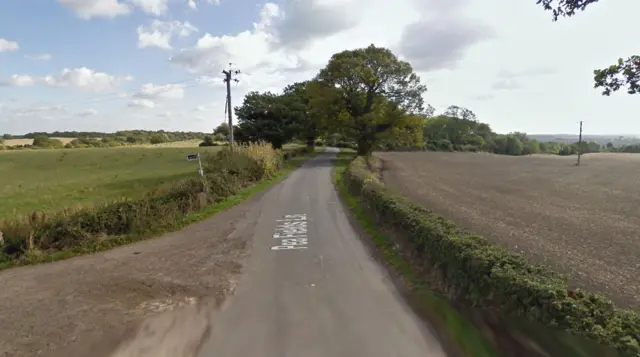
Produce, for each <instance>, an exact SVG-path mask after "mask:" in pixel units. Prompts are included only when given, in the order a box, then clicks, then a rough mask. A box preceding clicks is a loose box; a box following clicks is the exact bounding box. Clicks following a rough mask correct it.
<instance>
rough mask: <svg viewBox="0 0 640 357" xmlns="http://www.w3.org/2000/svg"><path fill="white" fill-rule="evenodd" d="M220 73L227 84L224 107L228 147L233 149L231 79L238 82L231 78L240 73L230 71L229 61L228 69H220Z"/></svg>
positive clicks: (236, 80)
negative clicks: (227, 129)
mask: <svg viewBox="0 0 640 357" xmlns="http://www.w3.org/2000/svg"><path fill="white" fill-rule="evenodd" d="M222 73H223V74H224V82H225V83H226V84H227V103H226V107H227V111H228V112H227V114H228V116H229V147H230V148H232V149H233V117H232V114H231V81H234V82H236V83H238V82H239V81H238V79H237V78H233V76H234V75H238V74H240V71H238V70H235V71H232V70H231V63H229V70H227V71H224V70H223V71H222Z"/></svg>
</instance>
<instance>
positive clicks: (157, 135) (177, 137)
mask: <svg viewBox="0 0 640 357" xmlns="http://www.w3.org/2000/svg"><path fill="white" fill-rule="evenodd" d="M204 137H205V134H204V133H200V132H185V131H165V130H157V131H154V130H123V131H117V132H115V133H103V132H86V131H54V132H51V133H47V132H34V133H27V134H24V135H11V134H4V135H3V136H2V141H4V140H10V139H33V142H32V144H27V145H16V146H5V145H3V147H2V148H3V149H9V150H12V149H38V148H44V149H60V148H89V147H94V148H95V147H118V146H127V145H140V144H161V143H169V142H177V141H186V140H202V139H203V138H204ZM56 138H74V140H72V141H71V142H69V143H67V144H64V143H63V142H62V141H60V140H58V139H56ZM1 144H2V142H0V145H1Z"/></svg>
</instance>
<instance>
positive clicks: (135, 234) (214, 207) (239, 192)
mask: <svg viewBox="0 0 640 357" xmlns="http://www.w3.org/2000/svg"><path fill="white" fill-rule="evenodd" d="M321 150H322V149H321V148H316V150H315V151H313V152H305V151H304V149H299V150H289V151H287V152H285V153H283V154H282V157H283V158H284V159H285V160H284V163H283V164H282V166H281V168H280V169H279V170H277V171H275V172H274V173H273V174H272V175H270V176H269V177H267V178H264V179H260V180H256V181H254V182H252V181H243V182H245V183H246V184H242V183H240V184H236V185H235V187H233V189H229V188H227V187H221V189H220V190H221V192H213V193H212V195H213V196H214V197H213V198H212V199H211V201H207V202H206V203H204V204H195V205H194V203H193V202H191V201H193V199H194V197H187V198H186V199H185V198H184V197H177V199H176V200H182V201H185V200H186V201H187V205H188V208H190V209H188V210H184V207H182V206H183V205H184V202H178V204H177V206H178V207H171V208H174V209H176V208H177V210H178V212H161V214H159V215H158V216H157V217H152V218H153V219H151V220H150V221H149V222H145V223H150V225H148V226H143V228H144V229H131V227H126V228H128V229H129V230H131V231H132V232H131V233H129V234H109V233H105V230H106V228H105V227H104V226H105V223H104V222H99V221H100V219H102V218H104V217H99V216H100V215H103V216H107V218H108V219H110V220H112V221H113V220H115V221H118V220H125V221H127V222H123V223H122V225H124V226H127V225H128V226H131V224H132V222H128V220H130V217H128V216H126V214H122V215H121V216H119V214H121V212H122V211H123V209H125V210H127V209H131V210H133V211H139V210H141V209H140V207H137V206H136V205H137V202H139V201H133V202H116V203H115V204H109V205H105V206H102V207H99V208H97V209H96V211H97V212H90V210H86V209H85V210H82V211H80V212H77V213H73V214H72V215H71V216H70V217H65V216H64V215H60V216H56V217H52V218H51V219H47V221H46V222H38V218H35V219H32V221H31V222H29V223H28V224H27V227H26V228H29V233H22V232H20V231H16V232H20V233H22V234H21V236H19V237H13V239H12V240H13V241H14V242H15V241H21V242H20V244H22V245H23V247H22V248H20V249H19V250H20V251H17V250H16V249H15V248H12V247H9V246H8V245H7V244H5V246H4V247H2V246H1V245H0V270H2V269H7V268H11V267H15V266H20V265H30V264H39V263H46V262H53V261H56V260H62V259H68V258H71V257H74V256H78V255H83V254H90V253H95V252H99V251H104V250H108V249H111V248H114V247H116V246H120V245H124V244H130V243H133V242H137V241H141V240H145V239H149V238H152V237H156V236H158V235H161V234H164V233H167V232H171V231H175V230H178V229H180V228H183V227H185V226H187V225H189V224H192V223H195V222H199V221H202V220H204V219H206V218H209V217H211V216H212V215H214V214H216V213H217V212H220V211H222V210H226V209H228V208H231V207H233V206H235V205H237V204H239V203H241V202H243V201H244V200H246V199H248V198H250V197H252V196H253V195H255V194H257V193H259V192H261V191H263V190H264V189H266V188H267V187H269V186H270V185H271V184H273V183H276V182H279V181H281V180H283V179H284V178H285V177H286V176H287V175H288V174H289V173H291V172H292V171H293V170H295V169H296V168H298V167H299V166H300V165H301V164H302V163H303V162H304V161H305V160H307V159H309V158H310V157H312V156H314V155H315V154H316V153H317V152H318V151H321ZM228 169H229V168H225V170H228ZM232 169H233V168H232ZM213 178H214V179H217V180H220V179H221V178H218V177H215V176H214V177H213ZM229 178H232V176H225V177H224V179H229ZM188 184H189V185H193V182H189V183H188ZM215 184H216V181H215V180H214V182H211V183H209V186H215ZM232 185H233V184H232ZM183 189H184V188H183V187H178V189H177V190H175V191H169V192H168V193H167V194H166V195H164V197H159V199H160V201H159V202H154V203H153V206H154V207H152V208H153V209H154V210H158V207H160V209H161V208H162V206H163V205H164V204H167V203H169V204H173V203H174V202H172V201H170V200H171V199H174V198H175V197H174V196H181V195H184V192H183V191H184V190H183ZM191 189H192V187H187V190H186V191H187V195H189V193H190V192H189V191H191ZM227 193H230V194H227ZM167 196H168V197H167ZM199 198H200V197H199V195H197V196H196V197H195V199H196V200H198V199H199ZM209 198H210V197H209ZM151 199H152V200H155V199H156V198H155V197H153V198H151ZM129 203H131V204H130V205H129ZM114 206H115V207H114ZM192 207H197V208H196V209H191V208H192ZM144 208H147V209H148V208H149V207H147V206H145V207H143V209H144ZM180 208H183V210H182V211H184V212H183V213H184V214H180V212H179V211H180ZM87 211H89V212H88V213H87ZM104 211H106V213H105V212H104ZM135 213H136V214H137V215H136V216H134V217H135V218H134V219H136V218H138V217H139V216H140V215H144V213H145V212H135ZM153 213H155V212H153ZM87 216H88V217H89V218H87ZM35 217H37V215H35ZM77 217H80V218H77ZM76 218H77V219H76ZM158 218H161V219H158ZM74 219H75V221H79V222H73V223H75V224H70V223H69V222H68V221H71V220H74ZM34 221H35V222H34ZM61 221H62V222H61ZM15 223H16V225H19V226H20V225H21V226H22V227H20V228H25V227H24V226H25V224H22V223H21V222H15ZM107 223H108V224H112V222H107ZM133 223H136V222H133ZM29 225H30V226H31V227H28V226H29ZM93 226H102V227H93ZM42 227H46V229H43V228H42ZM52 227H53V228H52ZM1 228H3V229H6V228H7V224H6V222H5V224H4V226H3V227H1ZM80 228H85V229H86V232H82V235H80V236H78V237H72V238H70V239H67V237H66V236H65V234H66V235H70V236H73V235H74V234H75V233H76V231H77V230H78V229H80ZM99 228H102V230H100V229H99ZM134 228H135V227H134ZM112 230H113V229H112ZM43 231H46V233H43ZM60 231H62V232H61V233H60ZM23 232H25V231H24V230H23ZM87 232H89V233H91V234H90V235H87ZM26 234H28V236H26V237H25V235H26ZM48 236H60V239H59V241H56V242H46V243H47V244H48V247H49V249H38V248H37V247H36V248H35V249H34V247H33V246H34V243H33V240H34V237H36V238H39V239H40V241H41V242H42V241H45V240H47V238H48ZM5 239H6V237H5ZM74 239H75V241H74ZM23 241H26V249H25V247H24V244H25V242H23ZM9 243H11V242H9ZM35 245H36V246H37V245H38V244H37V243H36V244H35ZM3 248H4V252H3ZM7 248H12V249H11V250H12V251H9V253H7V250H8V249H7ZM12 253H13V254H12Z"/></svg>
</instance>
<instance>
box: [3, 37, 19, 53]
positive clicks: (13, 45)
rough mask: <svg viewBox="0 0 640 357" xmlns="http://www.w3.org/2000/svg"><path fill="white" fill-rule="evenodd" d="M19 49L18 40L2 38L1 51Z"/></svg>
mask: <svg viewBox="0 0 640 357" xmlns="http://www.w3.org/2000/svg"><path fill="white" fill-rule="evenodd" d="M18 49H20V45H18V43H17V42H15V41H9V40H5V39H4V38H0V52H13V51H17V50H18Z"/></svg>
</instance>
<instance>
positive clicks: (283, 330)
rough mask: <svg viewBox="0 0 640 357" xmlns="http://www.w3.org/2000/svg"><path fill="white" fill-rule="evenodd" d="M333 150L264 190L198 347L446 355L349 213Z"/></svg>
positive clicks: (351, 356)
mask: <svg viewBox="0 0 640 357" xmlns="http://www.w3.org/2000/svg"><path fill="white" fill-rule="evenodd" d="M337 152H338V150H336V149H327V151H326V153H324V154H319V155H318V156H317V157H316V158H314V159H312V160H310V161H308V162H307V163H306V164H305V165H303V166H302V168H301V169H299V170H297V171H296V172H294V173H293V174H291V175H290V176H289V177H288V178H287V180H285V181H284V183H283V184H282V185H281V186H279V187H278V189H274V190H271V191H270V192H268V193H267V194H266V195H265V196H264V198H263V199H262V200H261V202H260V206H261V207H260V211H261V212H262V213H261V215H260V217H259V218H258V220H257V222H256V225H255V229H254V239H253V244H254V246H253V253H252V255H251V257H250V258H249V260H248V262H247V266H246V270H245V272H246V274H245V276H244V277H243V278H242V280H241V281H240V283H239V285H238V287H237V289H236V292H235V296H234V297H233V298H231V300H230V301H229V305H228V306H227V307H226V308H225V309H223V310H222V311H220V312H219V313H218V315H217V316H216V318H215V321H214V322H213V328H212V332H211V337H210V339H209V340H207V341H206V342H205V343H204V344H203V345H202V348H201V351H200V353H199V355H198V356H199V357H213V356H215V357H238V356H262V357H283V356H300V357H304V356H334V357H340V356H344V357H358V356H362V357H365V356H366V357H372V356H373V357H375V356H380V357H383V356H384V357H388V356H416V357H417V356H421V357H425V356H438V357H439V356H444V355H445V354H444V352H443V350H442V348H441V346H440V344H439V342H438V341H437V340H436V338H435V337H434V336H433V335H431V334H430V332H429V331H428V330H427V329H426V328H425V326H423V325H422V322H421V321H420V320H419V319H418V318H417V317H416V316H414V315H413V312H412V311H411V310H410V308H409V307H408V306H407V305H406V304H405V303H404V302H403V300H402V298H401V297H400V296H399V293H398V292H397V291H395V289H394V287H393V285H392V283H391V281H390V280H389V279H388V278H387V275H386V274H385V272H384V270H383V268H382V267H380V266H379V265H378V264H377V263H376V262H375V261H374V260H373V258H371V257H370V255H369V254H368V253H367V251H366V248H365V246H364V245H363V244H362V243H361V242H360V240H359V239H358V237H357V235H356V232H355V231H354V229H353V228H352V227H351V225H350V223H349V221H348V220H347V217H346V215H345V211H344V209H343V207H342V205H341V203H340V202H339V199H338V196H337V193H336V191H335V189H334V187H333V184H332V182H331V170H332V161H333V159H335V154H336V153H337Z"/></svg>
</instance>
